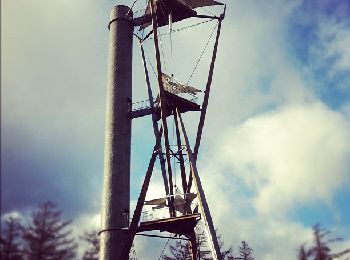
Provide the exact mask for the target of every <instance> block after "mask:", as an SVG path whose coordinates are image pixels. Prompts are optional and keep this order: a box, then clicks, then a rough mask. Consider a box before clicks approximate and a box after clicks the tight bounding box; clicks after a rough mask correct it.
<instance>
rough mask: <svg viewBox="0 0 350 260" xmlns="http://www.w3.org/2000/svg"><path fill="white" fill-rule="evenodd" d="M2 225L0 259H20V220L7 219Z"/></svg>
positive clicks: (15, 218) (16, 218) (14, 218)
mask: <svg viewBox="0 0 350 260" xmlns="http://www.w3.org/2000/svg"><path fill="white" fill-rule="evenodd" d="M4 225H5V227H4V229H1V231H2V232H1V239H0V258H1V259H3V260H19V259H22V246H21V231H22V224H21V219H20V218H18V217H12V216H11V217H8V218H7V219H5V221H4Z"/></svg>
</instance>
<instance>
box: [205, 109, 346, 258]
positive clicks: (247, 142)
mask: <svg viewBox="0 0 350 260" xmlns="http://www.w3.org/2000/svg"><path fill="white" fill-rule="evenodd" d="M349 140H350V121H349V120H348V118H347V117H346V116H344V115H343V114H342V113H340V112H337V111H332V110H330V109H329V108H327V107H326V106H325V105H323V104H321V103H318V102H317V103H309V104H299V105H296V104H295V105H289V106H284V107H281V108H280V109H278V110H275V111H273V112H268V113H263V114H261V115H257V116H255V117H252V118H250V119H248V120H247V121H245V122H243V123H242V124H239V125H237V126H235V127H231V128H230V129H229V130H227V131H226V133H225V135H223V136H221V137H218V139H217V145H216V148H215V149H214V150H213V151H212V153H211V154H210V155H208V157H205V158H203V161H202V162H201V164H200V169H201V177H202V181H203V183H204V187H205V191H206V194H207V198H208V200H209V205H210V208H211V212H212V215H213V217H214V222H215V223H216V225H218V227H219V231H221V232H222V233H223V235H224V238H225V241H229V242H230V243H231V245H238V244H239V242H240V240H247V241H248V242H249V243H250V244H251V245H252V247H253V248H254V249H255V251H256V256H257V257H259V259H279V257H278V256H280V255H281V254H283V255H284V259H295V255H296V251H295V249H297V247H298V246H299V245H300V244H302V243H303V242H307V241H311V229H310V227H304V226H303V224H301V223H299V222H297V221H295V220H293V218H292V215H291V214H290V213H291V212H293V210H295V209H296V208H297V207H298V206H300V205H304V206H306V207H307V206H308V205H311V204H312V203H313V202H324V203H326V204H328V205H329V206H330V207H332V199H333V195H334V194H335V192H336V191H337V190H338V188H339V187H341V186H343V185H347V184H349V181H350V179H349V176H348V174H347V169H348V167H349V164H348V161H349V158H350V144H349ZM335 217H336V216H335ZM317 221H318V219H315V223H316V222H317ZM262 241H264V242H263V243H262ZM276 245H278V246H276Z"/></svg>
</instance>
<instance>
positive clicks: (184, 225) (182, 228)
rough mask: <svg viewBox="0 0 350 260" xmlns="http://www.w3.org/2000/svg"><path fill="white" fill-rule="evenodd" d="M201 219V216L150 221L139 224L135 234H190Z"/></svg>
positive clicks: (193, 215) (194, 215) (192, 215)
mask: <svg viewBox="0 0 350 260" xmlns="http://www.w3.org/2000/svg"><path fill="white" fill-rule="evenodd" d="M200 219H201V214H199V213H196V214H191V215H184V216H180V217H174V218H165V219H157V220H152V221H145V222H141V223H140V225H139V227H138V229H137V232H144V231H152V230H159V231H161V232H162V231H167V232H169V233H173V234H179V235H183V234H190V233H191V232H193V228H194V227H195V226H196V224H197V222H198V221H199V220H200Z"/></svg>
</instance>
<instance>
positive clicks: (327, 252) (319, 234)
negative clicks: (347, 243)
mask: <svg viewBox="0 0 350 260" xmlns="http://www.w3.org/2000/svg"><path fill="white" fill-rule="evenodd" d="M312 229H313V234H314V246H312V247H311V248H310V249H305V246H304V245H302V246H300V249H299V256H298V259H299V260H307V259H310V257H312V259H313V260H332V259H336V258H339V257H341V256H344V255H346V254H348V253H350V249H345V250H343V251H341V252H338V253H332V252H331V251H332V250H331V248H330V247H329V244H330V243H333V242H338V241H341V240H343V239H342V238H340V237H338V238H333V239H328V240H325V239H326V237H327V236H328V235H329V234H330V231H328V230H324V229H322V228H321V227H320V224H316V225H314V226H313V227H312Z"/></svg>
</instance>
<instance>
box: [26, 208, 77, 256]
mask: <svg viewBox="0 0 350 260" xmlns="http://www.w3.org/2000/svg"><path fill="white" fill-rule="evenodd" d="M56 207H57V205H56V204H54V203H53V202H50V201H48V202H45V203H42V204H39V208H38V210H37V211H34V212H33V213H32V217H31V222H30V223H29V224H28V226H27V227H25V228H24V230H23V240H24V255H25V257H26V259H28V260H68V259H69V260H71V259H74V258H75V256H76V248H77V244H76V243H75V242H74V239H73V238H71V233H72V230H70V229H68V226H69V225H70V223H71V220H68V221H62V220H61V213H62V212H61V211H60V210H57V209H56Z"/></svg>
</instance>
